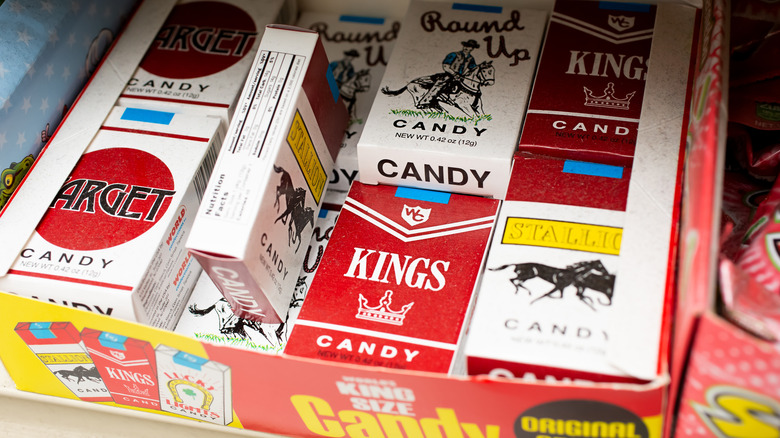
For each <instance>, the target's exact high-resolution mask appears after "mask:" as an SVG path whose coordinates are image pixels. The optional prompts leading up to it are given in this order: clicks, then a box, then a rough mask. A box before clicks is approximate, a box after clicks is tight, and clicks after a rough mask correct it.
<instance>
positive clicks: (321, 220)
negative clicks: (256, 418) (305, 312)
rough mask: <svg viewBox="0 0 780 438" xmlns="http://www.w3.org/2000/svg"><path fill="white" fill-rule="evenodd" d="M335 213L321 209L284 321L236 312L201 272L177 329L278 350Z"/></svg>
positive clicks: (198, 336)
mask: <svg viewBox="0 0 780 438" xmlns="http://www.w3.org/2000/svg"><path fill="white" fill-rule="evenodd" d="M338 216H339V210H329V209H326V208H322V209H320V214H319V217H318V218H317V221H316V226H315V227H314V232H313V233H312V236H311V241H310V242H309V247H308V248H307V249H306V255H305V256H304V258H303V267H302V268H301V272H300V273H299V274H298V280H297V281H296V282H295V291H294V292H293V296H292V299H291V300H290V304H289V308H288V309H287V313H286V314H285V317H284V321H282V322H280V323H276V324H267V323H260V322H257V321H253V320H251V319H245V318H240V317H238V316H236V315H235V313H233V310H232V309H231V308H230V305H229V304H228V302H227V299H226V298H225V297H224V296H222V294H221V293H220V291H219V289H217V286H216V285H215V284H214V282H213V281H211V278H209V276H208V275H207V274H206V273H205V272H203V273H201V275H200V278H198V282H197V283H196V284H195V289H193V291H192V295H191V296H190V300H189V302H188V303H187V309H186V310H185V311H184V312H183V313H182V315H181V318H180V319H179V323H178V324H176V330H175V331H176V333H181V334H183V335H187V336H189V337H191V338H195V339H202V340H205V341H208V342H210V343H212V344H221V345H229V346H231V347H234V348H245V349H248V350H257V351H264V352H266V353H272V354H281V353H282V351H283V350H284V346H285V345H286V344H287V339H288V337H289V335H290V331H291V330H292V328H293V327H294V326H295V321H296V320H297V319H298V314H299V313H300V311H301V306H302V305H303V301H304V299H305V298H306V294H307V293H308V291H309V287H311V283H312V280H313V279H314V276H315V275H316V273H317V268H318V267H319V265H320V262H322V256H323V253H324V251H325V247H326V246H327V245H328V241H329V240H330V235H331V233H332V232H333V227H334V225H335V223H336V219H337V218H338Z"/></svg>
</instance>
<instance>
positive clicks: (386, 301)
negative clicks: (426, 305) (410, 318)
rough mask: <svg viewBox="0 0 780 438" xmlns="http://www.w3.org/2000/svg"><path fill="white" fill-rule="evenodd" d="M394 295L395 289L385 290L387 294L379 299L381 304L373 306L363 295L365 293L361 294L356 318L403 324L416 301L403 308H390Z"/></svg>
mask: <svg viewBox="0 0 780 438" xmlns="http://www.w3.org/2000/svg"><path fill="white" fill-rule="evenodd" d="M392 296H393V291H391V290H388V291H387V292H385V295H384V296H383V297H382V299H381V300H379V305H378V306H376V307H371V306H369V305H368V300H367V299H366V298H365V297H364V296H363V294H360V297H359V301H360V307H358V313H357V315H355V318H358V319H365V320H367V321H376V322H381V323H384V324H391V325H403V324H404V318H406V312H408V311H409V309H411V308H412V305H413V304H414V302H411V303H409V304H405V305H404V306H402V307H401V310H392V309H390V303H392V301H393V300H392V299H391V297H392Z"/></svg>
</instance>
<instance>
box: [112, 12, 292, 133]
mask: <svg viewBox="0 0 780 438" xmlns="http://www.w3.org/2000/svg"><path fill="white" fill-rule="evenodd" d="M296 12H297V10H296V8H295V2H294V1H284V0H264V1H247V0H230V1H227V0H223V1H217V2H213V1H209V2H206V1H199V0H195V1H190V0H181V1H179V2H177V4H176V6H175V7H174V8H173V10H172V11H171V13H170V15H168V18H167V19H166V21H165V23H164V24H163V26H162V28H160V31H159V32H158V33H157V36H156V37H155V39H154V42H153V43H152V45H151V47H150V48H149V50H148V51H147V52H146V54H145V55H144V59H143V60H142V61H141V64H140V65H139V66H138V69H137V70H136V71H135V72H134V73H133V77H132V78H131V79H130V81H129V82H128V84H127V88H125V90H124V91H123V92H122V94H121V95H120V96H119V101H118V105H122V106H133V107H137V108H147V109H157V110H161V111H172V112H187V113H196V114H206V115H211V116H214V117H219V118H220V119H222V121H223V123H224V124H225V127H226V128H227V125H228V123H230V117H231V116H232V115H233V112H234V111H235V105H236V102H237V101H238V96H239V94H240V93H241V86H242V84H243V83H244V81H245V80H246V75H247V73H248V72H249V68H250V67H251V65H252V60H254V58H255V52H256V51H257V46H258V45H259V44H260V39H261V38H262V35H263V30H264V29H265V26H266V25H268V24H271V23H282V24H284V23H290V22H291V21H292V18H291V17H295V15H296Z"/></svg>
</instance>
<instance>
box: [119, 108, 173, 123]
mask: <svg viewBox="0 0 780 438" xmlns="http://www.w3.org/2000/svg"><path fill="white" fill-rule="evenodd" d="M122 120H132V121H134V122H146V123H156V124H158V125H170V124H171V120H173V113H169V112H166V111H154V110H147V109H141V108H125V111H124V112H123V113H122Z"/></svg>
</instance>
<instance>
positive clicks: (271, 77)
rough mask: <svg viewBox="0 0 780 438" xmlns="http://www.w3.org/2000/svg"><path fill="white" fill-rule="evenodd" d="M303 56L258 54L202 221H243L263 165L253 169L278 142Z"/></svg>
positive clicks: (206, 197) (208, 193)
mask: <svg viewBox="0 0 780 438" xmlns="http://www.w3.org/2000/svg"><path fill="white" fill-rule="evenodd" d="M306 59H307V58H306V56H301V55H294V54H291V53H283V52H275V51H268V50H263V51H261V52H260V53H259V54H258V58H257V61H256V62H255V66H254V69H253V71H252V72H250V80H249V81H247V84H246V86H245V88H244V92H243V93H242V95H241V102H239V105H238V108H237V110H236V114H235V116H234V118H233V121H234V122H233V123H232V124H231V126H230V132H229V135H228V139H227V141H228V146H227V148H228V149H227V150H226V151H225V152H227V153H223V155H224V157H222V158H221V160H220V162H218V163H217V168H216V169H214V175H216V178H214V177H212V179H213V180H214V181H215V183H214V184H211V185H210V186H209V188H208V190H207V191H206V194H205V195H204V200H205V201H206V202H207V203H208V205H209V206H210V207H213V208H209V209H207V210H206V211H205V214H206V215H207V216H213V217H215V218H219V219H224V220H230V221H236V222H243V221H244V220H245V219H247V218H245V217H244V216H245V212H246V208H245V207H246V206H247V205H251V204H252V199H250V197H252V196H258V191H257V187H260V186H262V185H263V179H264V178H266V176H267V175H266V172H268V171H269V166H267V165H259V163H258V162H262V161H265V160H266V157H267V156H269V157H270V156H274V155H275V153H273V152H274V151H268V152H267V153H264V151H266V150H267V149H268V148H276V147H280V145H281V144H283V143H284V136H285V133H284V132H282V130H283V129H284V126H285V121H286V120H287V118H288V116H289V114H290V113H291V111H293V109H294V108H293V106H294V105H293V104H294V102H292V101H293V99H294V98H295V91H296V88H297V87H298V84H299V83H300V81H301V80H302V77H301V76H302V75H303V73H304V71H305V70H304V68H305V66H306Z"/></svg>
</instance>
